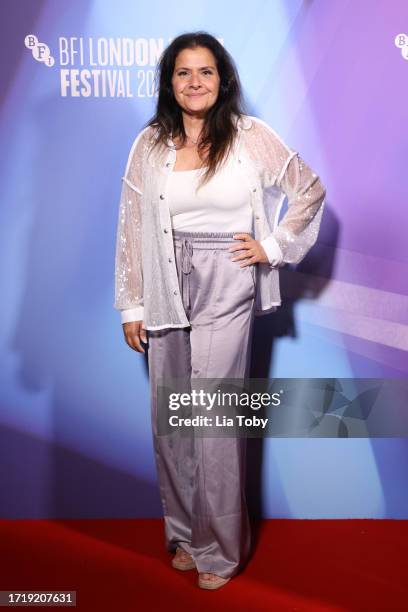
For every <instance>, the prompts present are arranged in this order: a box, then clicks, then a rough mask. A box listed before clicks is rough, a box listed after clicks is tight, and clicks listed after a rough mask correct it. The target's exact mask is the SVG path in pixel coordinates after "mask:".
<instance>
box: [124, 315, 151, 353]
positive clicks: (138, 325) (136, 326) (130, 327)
mask: <svg viewBox="0 0 408 612" xmlns="http://www.w3.org/2000/svg"><path fill="white" fill-rule="evenodd" d="M122 328H123V333H124V335H125V340H126V344H128V345H129V346H130V348H131V349H133V350H134V351H137V352H138V353H144V352H145V350H144V348H143V346H142V344H141V343H142V342H144V343H145V344H146V343H147V335H146V328H145V326H144V322H143V321H129V323H122Z"/></svg>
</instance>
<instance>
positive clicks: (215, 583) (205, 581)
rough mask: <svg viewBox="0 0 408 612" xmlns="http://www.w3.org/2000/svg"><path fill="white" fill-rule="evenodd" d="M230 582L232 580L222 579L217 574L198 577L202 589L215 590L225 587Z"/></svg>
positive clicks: (207, 573)
mask: <svg viewBox="0 0 408 612" xmlns="http://www.w3.org/2000/svg"><path fill="white" fill-rule="evenodd" d="M204 576H211V578H204ZM230 580H231V578H222V577H221V576H217V574H211V573H209V572H205V573H203V574H199V575H198V586H199V587H200V588H201V589H209V590H215V589H219V588H220V587H222V586H224V584H227V582H229V581H230Z"/></svg>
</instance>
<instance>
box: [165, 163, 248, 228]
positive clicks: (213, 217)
mask: <svg viewBox="0 0 408 612" xmlns="http://www.w3.org/2000/svg"><path fill="white" fill-rule="evenodd" d="M204 172H205V169H202V168H198V169H196V170H178V171H176V172H174V171H173V172H170V175H169V181H168V202H169V208H170V215H171V222H172V227H173V229H179V230H184V231H191V232H252V230H253V225H252V223H253V213H252V208H251V203H250V202H251V200H250V190H249V185H247V183H246V182H245V179H244V178H243V176H242V170H240V168H239V164H238V163H237V161H236V160H235V159H234V157H233V156H232V155H229V156H228V159H227V161H226V163H225V165H223V166H222V167H221V168H220V170H218V171H217V173H216V174H215V175H214V176H213V177H212V178H211V179H210V180H209V182H208V183H206V184H205V185H203V186H202V187H200V189H199V190H198V192H197V193H196V192H195V189H196V187H197V185H198V181H199V178H200V176H201V174H202V173H204Z"/></svg>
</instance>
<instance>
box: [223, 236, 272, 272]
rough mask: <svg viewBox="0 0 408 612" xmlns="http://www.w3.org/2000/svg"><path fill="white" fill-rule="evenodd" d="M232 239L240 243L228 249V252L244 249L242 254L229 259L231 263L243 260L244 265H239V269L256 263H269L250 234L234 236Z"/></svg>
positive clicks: (262, 249) (259, 245) (258, 243)
mask: <svg viewBox="0 0 408 612" xmlns="http://www.w3.org/2000/svg"><path fill="white" fill-rule="evenodd" d="M233 237H234V239H235V240H240V242H239V244H236V245H234V246H232V247H230V248H229V249H228V251H230V252H231V253H232V252H233V251H241V250H242V249H244V252H243V253H241V254H240V255H236V256H235V257H232V258H231V261H240V260H245V261H244V263H242V264H241V265H240V268H245V266H250V265H251V264H255V263H258V262H259V263H269V260H268V257H267V255H266V253H265V250H264V248H263V246H262V245H261V243H260V242H259V241H258V240H255V239H254V238H252V236H251V235H250V234H234V236H233Z"/></svg>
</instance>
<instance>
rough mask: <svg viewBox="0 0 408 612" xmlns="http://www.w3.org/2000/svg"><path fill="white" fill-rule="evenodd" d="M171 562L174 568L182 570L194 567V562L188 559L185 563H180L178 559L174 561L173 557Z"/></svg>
mask: <svg viewBox="0 0 408 612" xmlns="http://www.w3.org/2000/svg"><path fill="white" fill-rule="evenodd" d="M171 564H172V566H173V567H174V568H175V569H178V570H181V571H182V572H184V571H186V570H191V569H195V567H196V564H195V563H194V561H189V562H187V563H180V562H179V561H176V560H175V559H173V561H172V562H171Z"/></svg>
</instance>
